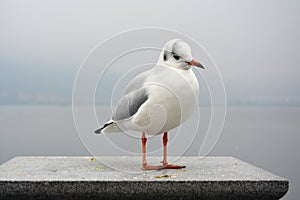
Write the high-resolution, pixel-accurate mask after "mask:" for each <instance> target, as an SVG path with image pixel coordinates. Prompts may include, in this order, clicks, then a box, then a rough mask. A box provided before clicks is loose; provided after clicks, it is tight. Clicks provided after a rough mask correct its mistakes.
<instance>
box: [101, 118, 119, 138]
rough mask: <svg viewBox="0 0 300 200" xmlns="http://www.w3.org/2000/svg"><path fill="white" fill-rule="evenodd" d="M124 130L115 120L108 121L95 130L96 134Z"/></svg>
mask: <svg viewBox="0 0 300 200" xmlns="http://www.w3.org/2000/svg"><path fill="white" fill-rule="evenodd" d="M116 132H122V130H121V129H120V128H119V127H118V125H117V124H116V122H115V121H114V120H112V119H111V120H109V121H107V122H106V123H105V124H104V125H103V126H102V127H101V128H99V129H97V130H95V133H96V134H100V133H116Z"/></svg>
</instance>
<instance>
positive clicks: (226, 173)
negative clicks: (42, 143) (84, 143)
mask: <svg viewBox="0 0 300 200" xmlns="http://www.w3.org/2000/svg"><path fill="white" fill-rule="evenodd" d="M148 161H149V162H150V163H159V162H160V161H161V158H160V157H149V158H148ZM102 163H111V164H112V165H113V166H115V165H116V164H118V165H120V166H122V168H124V170H126V169H130V168H131V169H132V168H134V169H135V168H136V170H137V171H138V172H139V173H127V172H123V171H118V170H114V169H112V168H110V167H108V166H106V165H104V164H102ZM182 163H184V164H186V166H187V167H186V168H184V169H177V170H174V169H163V170H159V171H143V170H141V169H140V168H141V158H140V157H96V158H93V157H15V158H13V159H11V160H10V161H8V162H6V163H4V164H2V165H1V166H0V197H1V199H20V198H26V199H35V198H38V199H53V198H60V199H61V198H63V199H103V198H104V199H115V198H130V199H154V198H155V199H174V198H175V199H180V198H183V199H186V198H191V199H198V198H202V199H279V198H281V197H282V196H284V194H286V192H287V191H288V184H289V183H288V180H286V179H284V178H281V177H279V176H276V175H274V174H272V173H270V172H267V171H265V170H263V169H260V168H258V167H255V166H253V165H250V164H248V163H246V162H243V161H241V160H238V159H236V158H233V157H181V158H180V163H178V164H182Z"/></svg>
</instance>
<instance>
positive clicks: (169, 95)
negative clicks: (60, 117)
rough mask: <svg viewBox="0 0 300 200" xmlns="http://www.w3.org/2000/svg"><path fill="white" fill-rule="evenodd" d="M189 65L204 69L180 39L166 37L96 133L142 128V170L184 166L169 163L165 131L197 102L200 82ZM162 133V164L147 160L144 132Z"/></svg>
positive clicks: (188, 114)
mask: <svg viewBox="0 0 300 200" xmlns="http://www.w3.org/2000/svg"><path fill="white" fill-rule="evenodd" d="M191 66H196V67H200V68H202V69H204V67H203V65H201V64H200V62H198V61H196V60H194V59H193V57H192V53H191V48H190V46H189V45H188V44H187V43H186V42H184V41H183V40H181V39H173V40H170V41H168V42H167V43H166V44H165V46H164V47H163V49H162V52H161V54H160V56H159V59H158V62H157V64H156V65H155V67H153V68H152V69H150V70H148V71H145V72H142V73H141V74H139V75H137V76H136V77H135V78H134V79H132V80H131V81H130V82H129V83H128V85H127V87H126V89H125V91H124V94H123V96H122V97H121V99H120V100H119V102H118V104H117V107H116V109H115V112H114V113H113V114H112V118H111V120H109V121H107V122H106V123H105V124H104V125H103V127H101V128H99V129H97V130H96V131H95V133H110V132H122V131H125V130H133V131H140V132H142V152H143V162H142V169H143V170H151V169H152V170H158V169H179V168H184V167H185V166H178V165H172V164H168V162H167V141H168V131H170V130H171V129H174V128H176V127H177V126H179V125H180V124H181V123H183V122H184V121H186V120H187V119H188V118H189V117H190V116H191V114H192V113H193V111H194V110H195V106H197V102H198V96H199V83H198V80H197V78H196V76H195V74H194V72H193V71H192V70H191ZM162 133H164V135H163V145H164V157H163V161H162V165H160V166H152V165H148V164H147V162H146V142H147V138H146V135H145V134H150V135H158V134H162Z"/></svg>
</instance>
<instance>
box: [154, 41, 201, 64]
mask: <svg viewBox="0 0 300 200" xmlns="http://www.w3.org/2000/svg"><path fill="white" fill-rule="evenodd" d="M159 63H163V64H165V65H168V66H170V67H174V68H177V69H184V70H188V69H190V67H191V66H196V67H200V68H202V69H204V67H203V65H202V64H201V63H200V62H198V61H197V60H195V59H194V58H193V56H192V50H191V47H190V46H189V45H188V44H187V43H186V42H184V41H183V40H181V39H173V40H170V41H168V42H167V43H166V44H165V46H164V48H163V50H162V53H161V55H160V57H159Z"/></svg>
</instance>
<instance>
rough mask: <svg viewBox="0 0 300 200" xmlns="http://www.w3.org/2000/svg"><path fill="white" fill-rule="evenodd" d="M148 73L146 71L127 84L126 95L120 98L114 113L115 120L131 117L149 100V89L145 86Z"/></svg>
mask: <svg viewBox="0 0 300 200" xmlns="http://www.w3.org/2000/svg"><path fill="white" fill-rule="evenodd" d="M147 75H148V73H147V72H144V73H142V74H140V75H138V76H137V77H135V78H134V79H133V80H132V81H131V82H130V83H129V84H128V85H127V87H126V89H125V92H124V96H123V97H122V98H121V99H120V101H119V103H118V105H117V107H116V110H115V112H114V114H113V120H115V121H118V120H122V119H127V118H130V117H131V116H133V115H134V114H135V113H136V112H137V111H138V110H139V108H140V107H141V105H143V103H145V102H146V101H147V100H148V91H147V89H146V88H144V87H143V83H144V81H145V79H146V77H147Z"/></svg>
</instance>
